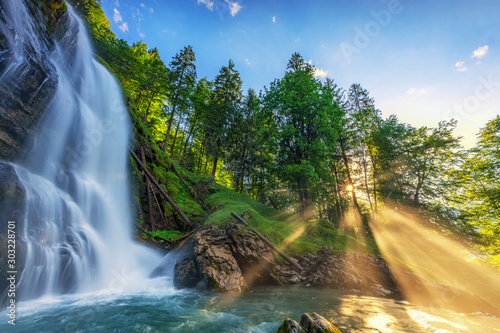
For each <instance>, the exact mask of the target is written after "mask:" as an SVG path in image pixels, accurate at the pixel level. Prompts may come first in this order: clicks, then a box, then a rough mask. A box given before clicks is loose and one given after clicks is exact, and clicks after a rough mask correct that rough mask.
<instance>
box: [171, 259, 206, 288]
mask: <svg viewBox="0 0 500 333" xmlns="http://www.w3.org/2000/svg"><path fill="white" fill-rule="evenodd" d="M200 281H201V275H200V272H199V271H198V264H197V263H196V261H195V260H194V259H192V258H184V259H183V260H182V261H180V262H178V263H176V264H175V267H174V286H175V287H176V288H178V289H183V288H196V287H197V286H198V284H199V283H200Z"/></svg>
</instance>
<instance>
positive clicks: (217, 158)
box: [211, 156, 219, 177]
mask: <svg viewBox="0 0 500 333" xmlns="http://www.w3.org/2000/svg"><path fill="white" fill-rule="evenodd" d="M218 161H219V157H218V156H216V157H215V158H214V166H213V167H212V174H211V175H212V177H215V171H216V170H217V162H218Z"/></svg>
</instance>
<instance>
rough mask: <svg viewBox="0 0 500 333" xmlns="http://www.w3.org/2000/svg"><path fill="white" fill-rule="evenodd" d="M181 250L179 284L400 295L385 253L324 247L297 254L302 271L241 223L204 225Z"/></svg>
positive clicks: (159, 271)
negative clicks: (220, 226) (275, 252)
mask: <svg viewBox="0 0 500 333" xmlns="http://www.w3.org/2000/svg"><path fill="white" fill-rule="evenodd" d="M175 251H177V252H178V256H177V259H176V262H175V268H174V281H175V285H176V287H178V288H208V289H211V290H217V291H229V292H242V291H245V290H248V288H249V287H252V286H263V285H302V286H316V287H325V288H332V289H349V290H354V291H356V292H358V293H360V294H365V295H372V296H382V297H391V298H398V297H400V291H399V289H398V287H397V285H396V283H395V282H394V279H393V277H392V274H391V271H390V269H389V267H388V266H387V264H386V263H385V261H384V260H383V259H382V258H381V257H378V256H370V255H364V254H361V253H346V252H340V251H335V250H333V249H331V248H322V249H320V250H319V251H318V253H317V254H305V255H304V256H294V259H295V260H296V261H297V263H298V264H299V265H300V266H301V267H302V270H301V271H298V270H297V269H296V268H295V267H293V266H292V265H291V264H289V263H283V262H281V261H279V260H277V258H276V257H275V254H274V252H273V251H272V250H271V249H270V248H269V247H268V246H267V245H266V244H265V243H264V242H263V241H261V240H260V239H259V238H258V237H257V236H256V235H255V234H254V233H253V232H252V231H250V230H248V229H246V228H245V227H243V226H241V225H238V224H236V223H227V224H226V225H225V226H224V227H223V228H221V229H218V228H217V226H216V225H214V224H210V225H207V226H203V227H201V228H199V229H198V230H197V231H196V232H195V233H193V235H192V236H191V237H189V238H188V239H187V240H186V241H185V242H184V243H183V244H181V245H180V246H179V248H178V249H176V250H175ZM172 264H174V263H173V262H172V260H171V259H170V260H168V262H167V261H165V262H163V263H162V264H161V265H160V266H159V267H158V268H157V269H156V270H155V272H153V276H158V275H161V274H165V273H166V272H167V270H168V269H169V268H168V265H172Z"/></svg>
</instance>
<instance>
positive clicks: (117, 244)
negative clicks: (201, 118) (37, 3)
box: [5, 0, 161, 299]
mask: <svg viewBox="0 0 500 333" xmlns="http://www.w3.org/2000/svg"><path fill="white" fill-rule="evenodd" d="M5 10H6V11H7V16H10V17H11V18H13V19H11V22H10V24H11V25H13V27H12V26H11V27H10V28H11V30H12V28H13V30H14V31H16V32H17V35H16V39H15V40H14V42H17V41H19V40H21V42H24V43H26V38H30V40H33V41H34V42H33V43H35V44H36V41H35V38H34V37H33V36H30V34H32V33H33V29H32V28H30V27H28V28H27V26H29V25H30V24H32V22H31V19H30V20H29V21H27V18H28V17H27V15H28V11H27V10H26V6H25V3H24V1H20V0H10V1H7V2H6V5H5ZM24 16H26V17H25V18H23V17H24ZM68 16H69V17H68V32H67V33H66V35H65V36H64V38H62V40H61V41H59V42H58V43H56V45H55V47H54V51H53V53H52V55H51V59H50V60H51V62H52V64H53V65H54V66H55V67H56V71H57V75H58V84H57V91H56V94H55V96H54V98H53V100H52V102H51V104H50V106H49V108H48V110H47V111H46V113H45V116H44V119H43V121H42V123H41V125H40V127H39V129H38V133H37V135H36V138H35V140H34V143H33V145H32V147H31V150H30V152H29V155H28V157H27V159H26V162H25V163H22V165H15V166H14V167H15V170H16V173H17V175H18V176H19V179H20V180H21V182H22V184H23V185H24V187H25V189H26V198H27V199H26V213H25V220H24V222H23V223H22V224H21V225H20V230H18V231H17V232H18V237H19V239H18V242H19V244H20V248H22V249H23V250H22V252H23V258H19V259H18V261H19V262H22V264H23V266H24V269H23V271H22V273H21V274H20V275H19V281H18V283H17V290H18V295H19V297H18V299H31V298H36V297H39V296H42V295H46V294H49V295H50V294H62V293H73V292H84V291H89V290H97V289H101V288H110V289H113V288H118V287H121V288H123V287H126V286H127V284H129V283H132V280H136V281H137V280H139V281H140V280H141V277H143V278H145V277H146V276H147V274H148V273H149V272H150V271H151V269H152V268H153V267H154V266H155V265H156V264H157V263H158V262H159V260H160V259H161V258H160V256H159V255H158V254H156V253H155V252H152V250H149V249H147V248H145V247H142V246H140V245H138V244H135V243H134V242H133V240H132V238H131V235H132V230H131V225H132V214H131V208H130V202H131V201H130V197H129V196H130V188H129V178H128V174H129V170H128V167H127V166H128V160H127V159H128V145H129V143H130V128H131V125H130V121H129V118H128V112H127V109H126V107H125V105H124V103H123V97H122V95H121V91H120V87H119V85H118V83H117V82H116V80H115V79H114V78H113V76H112V75H111V74H110V73H109V72H108V71H107V70H106V69H105V68H104V66H102V65H101V64H99V63H98V62H96V61H95V60H94V59H93V53H92V48H91V44H90V41H89V38H88V36H87V34H86V32H85V28H84V26H83V23H82V21H81V20H80V18H78V17H77V15H76V14H75V13H74V12H73V10H72V9H71V8H70V7H69V6H68ZM15 25H19V26H15ZM74 36H76V40H74ZM33 43H31V44H33ZM18 44H19V43H18ZM14 53H15V54H14V56H15V57H16V58H18V60H19V61H15V62H14V64H13V65H11V66H19V64H20V63H22V57H25V56H26V55H25V53H24V52H22V50H14ZM132 275H133V276H134V279H130V278H129V279H126V278H125V277H126V276H128V277H130V276H132ZM124 276H125V277H124ZM117 284H118V285H117Z"/></svg>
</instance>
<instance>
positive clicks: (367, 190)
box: [363, 152, 373, 213]
mask: <svg viewBox="0 0 500 333" xmlns="http://www.w3.org/2000/svg"><path fill="white" fill-rule="evenodd" d="M363 175H364V179H365V190H366V196H367V197H368V203H369V204H370V210H371V211H372V213H373V205H372V200H371V198H370V192H371V191H370V189H369V187H368V170H367V163H366V155H365V153H364V152H363Z"/></svg>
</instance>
